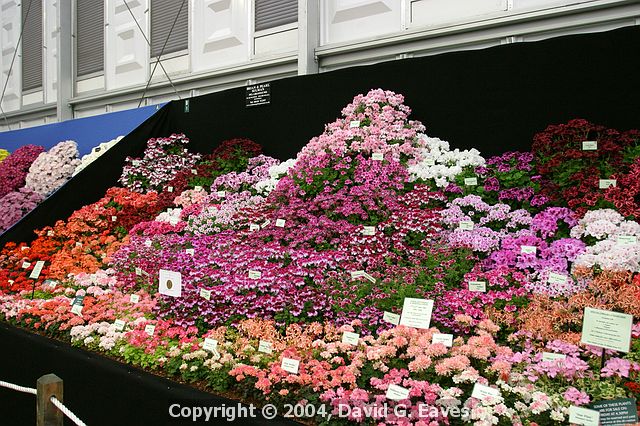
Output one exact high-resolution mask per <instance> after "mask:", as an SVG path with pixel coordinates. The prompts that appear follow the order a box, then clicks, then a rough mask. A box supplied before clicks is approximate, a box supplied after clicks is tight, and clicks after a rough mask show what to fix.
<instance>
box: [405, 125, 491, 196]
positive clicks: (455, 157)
mask: <svg viewBox="0 0 640 426" xmlns="http://www.w3.org/2000/svg"><path fill="white" fill-rule="evenodd" d="M418 137H419V138H421V139H422V142H423V143H424V144H426V147H424V148H420V152H421V157H422V161H420V162H419V163H418V164H415V165H412V166H409V174H410V176H411V177H410V179H411V181H416V180H423V181H427V182H430V181H431V180H433V181H434V182H435V185H436V186H437V187H439V188H444V187H446V186H447V185H448V184H449V182H453V181H454V180H455V177H456V176H457V175H459V174H460V173H461V172H462V170H463V169H464V168H465V167H468V166H471V167H475V166H482V165H484V164H485V160H484V157H482V156H481V155H480V151H478V150H477V149H475V148H474V149H469V150H464V151H460V150H459V149H457V148H456V149H454V150H453V151H451V150H450V149H449V142H447V141H443V140H441V139H438V138H430V137H429V136H427V135H419V136H418Z"/></svg>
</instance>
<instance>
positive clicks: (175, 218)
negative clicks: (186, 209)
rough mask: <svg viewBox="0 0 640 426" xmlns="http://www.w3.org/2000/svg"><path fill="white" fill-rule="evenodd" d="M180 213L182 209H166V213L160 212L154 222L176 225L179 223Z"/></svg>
mask: <svg viewBox="0 0 640 426" xmlns="http://www.w3.org/2000/svg"><path fill="white" fill-rule="evenodd" d="M181 213H182V209H180V208H176V209H171V208H170V209H167V211H166V212H162V213H160V214H159V215H158V217H156V219H155V220H156V222H168V223H170V224H171V225H177V224H178V222H180V214H181Z"/></svg>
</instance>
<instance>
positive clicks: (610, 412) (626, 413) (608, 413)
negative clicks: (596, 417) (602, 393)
mask: <svg viewBox="0 0 640 426" xmlns="http://www.w3.org/2000/svg"><path fill="white" fill-rule="evenodd" d="M591 408H593V409H594V410H597V411H599V412H600V424H601V425H602V426H614V425H615V426H618V425H620V426H623V425H627V424H630V423H636V422H637V421H638V409H637V407H636V400H635V399H632V398H626V399H612V400H609V401H598V402H595V403H593V404H592V405H591Z"/></svg>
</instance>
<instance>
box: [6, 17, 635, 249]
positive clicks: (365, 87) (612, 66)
mask: <svg viewBox="0 0 640 426" xmlns="http://www.w3.org/2000/svg"><path fill="white" fill-rule="evenodd" d="M638 69H640V27H638V26H635V27H627V28H622V29H619V30H614V31H609V32H603V33H592V34H583V35H573V36H566V37H558V38H553V39H549V40H545V41H541V42H535V43H514V44H509V45H504V46H498V47H494V48H490V49H483V50H472V51H462V52H454V53H447V54H442V55H436V56H428V57H422V58H414V59H405V60H398V61H392V62H385V63H380V64H375V65H368V66H361V67H354V68H349V69H344V70H337V71H333V72H328V73H323V74H317V75H310V76H301V77H293V78H287V79H282V80H276V81H273V82H271V104H270V105H265V106H257V107H250V108H247V107H245V88H243V87H241V88H236V89H230V90H225V91H223V92H218V93H212V94H209V95H205V96H199V97H196V98H192V99H190V100H189V104H190V105H189V112H188V113H185V108H184V101H173V102H171V103H170V104H168V105H166V106H165V107H163V108H162V110H161V111H159V113H158V114H156V115H154V116H152V117H151V118H149V120H147V121H146V122H145V123H143V124H142V125H140V126H139V127H138V128H137V129H136V130H134V131H133V132H132V133H131V134H130V135H128V136H127V137H126V138H125V139H124V140H123V141H121V142H120V143H119V144H118V145H117V146H116V147H115V148H113V149H111V150H110V151H109V152H108V153H107V154H105V155H104V156H103V157H101V158H100V159H99V160H98V161H96V162H95V163H94V164H92V165H91V166H90V167H88V168H87V169H85V170H84V171H83V172H82V173H80V174H79V175H78V176H76V177H75V178H74V179H72V180H71V181H70V182H69V183H67V184H66V185H65V186H64V187H63V188H61V189H60V190H59V191H58V192H57V193H55V194H54V195H53V196H52V197H50V198H49V199H48V200H46V201H45V202H44V203H42V204H41V205H40V206H39V207H38V208H37V209H36V210H34V211H33V212H32V213H30V214H29V215H27V216H26V217H25V218H24V219H23V220H22V221H21V222H19V223H18V224H16V225H15V226H14V227H13V228H12V229H10V230H8V231H7V232H5V233H4V234H3V235H2V236H0V246H2V245H4V244H5V243H6V242H8V241H30V240H32V239H33V232H32V230H33V229H36V228H41V227H43V226H46V225H51V224H53V223H55V221H56V220H58V219H64V218H66V217H68V216H69V215H70V214H71V213H72V212H73V211H74V210H76V209H78V208H80V207H81V206H84V205H86V204H89V203H91V202H95V201H96V200H98V199H99V198H100V197H101V196H102V195H103V194H104V192H105V191H106V189H107V188H109V187H110V186H112V185H114V184H115V183H116V182H117V179H118V177H119V176H120V172H121V170H122V164H123V160H124V158H125V157H126V156H127V155H139V154H141V153H142V151H143V149H144V146H145V142H146V140H147V139H149V138H151V137H157V136H168V135H169V134H171V133H174V132H183V133H185V134H186V135H187V136H188V137H189V138H190V139H191V149H193V150H195V151H199V152H203V153H209V152H211V150H212V149H213V148H215V147H216V146H217V145H218V144H219V143H220V142H221V141H223V140H225V139H231V138H236V137H247V138H250V139H253V140H255V141H256V142H258V143H260V144H262V145H263V146H264V149H265V152H266V153H267V154H268V155H271V156H274V157H277V158H280V159H283V160H284V159H287V158H291V157H294V156H295V155H296V153H297V152H298V151H299V150H300V148H302V147H303V146H304V145H305V144H306V143H307V142H308V141H309V140H310V139H311V138H312V137H314V136H317V135H318V134H320V133H321V132H322V131H323V129H324V125H325V124H326V123H328V122H331V121H333V120H335V119H336V118H337V117H339V116H340V111H341V109H342V108H343V107H344V106H346V105H347V104H348V103H349V102H350V101H351V100H352V98H353V97H354V96H355V95H356V94H358V93H366V92H367V91H369V90H370V89H372V88H383V89H386V90H393V91H395V92H397V93H401V94H403V95H405V98H406V104H407V105H409V106H410V107H411V108H412V109H413V113H412V115H411V117H412V118H413V119H416V120H420V121H422V122H423V123H424V124H425V125H426V127H427V133H428V134H429V135H430V136H436V137H439V138H441V139H445V140H448V141H450V142H451V145H452V147H458V148H472V147H473V148H477V149H479V150H480V151H481V152H482V153H483V154H484V155H485V156H489V155H493V154H498V153H502V152H505V151H509V150H527V149H529V147H530V144H531V139H532V137H533V135H534V134H535V133H536V132H539V131H541V130H543V129H544V128H545V127H546V126H547V125H548V124H553V123H562V122H566V121H568V120H569V119H571V118H586V119H588V120H591V121H593V122H596V123H599V124H604V125H606V126H609V127H613V128H618V129H622V130H625V129H628V128H634V127H640V102H639V99H640V79H638Z"/></svg>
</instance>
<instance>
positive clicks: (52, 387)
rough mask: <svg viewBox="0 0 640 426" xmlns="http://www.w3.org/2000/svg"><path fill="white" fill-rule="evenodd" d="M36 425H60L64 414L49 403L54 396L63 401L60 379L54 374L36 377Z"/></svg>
mask: <svg viewBox="0 0 640 426" xmlns="http://www.w3.org/2000/svg"><path fill="white" fill-rule="evenodd" d="M37 388H38V407H37V426H62V422H63V420H64V414H62V412H61V411H60V410H58V408H57V407H56V406H55V405H53V404H52V403H51V401H50V400H51V397H52V396H55V397H56V398H57V399H58V401H60V402H63V393H62V379H61V378H60V377H58V376H56V375H55V374H47V375H46V376H42V377H40V378H39V379H38V386H37Z"/></svg>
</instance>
